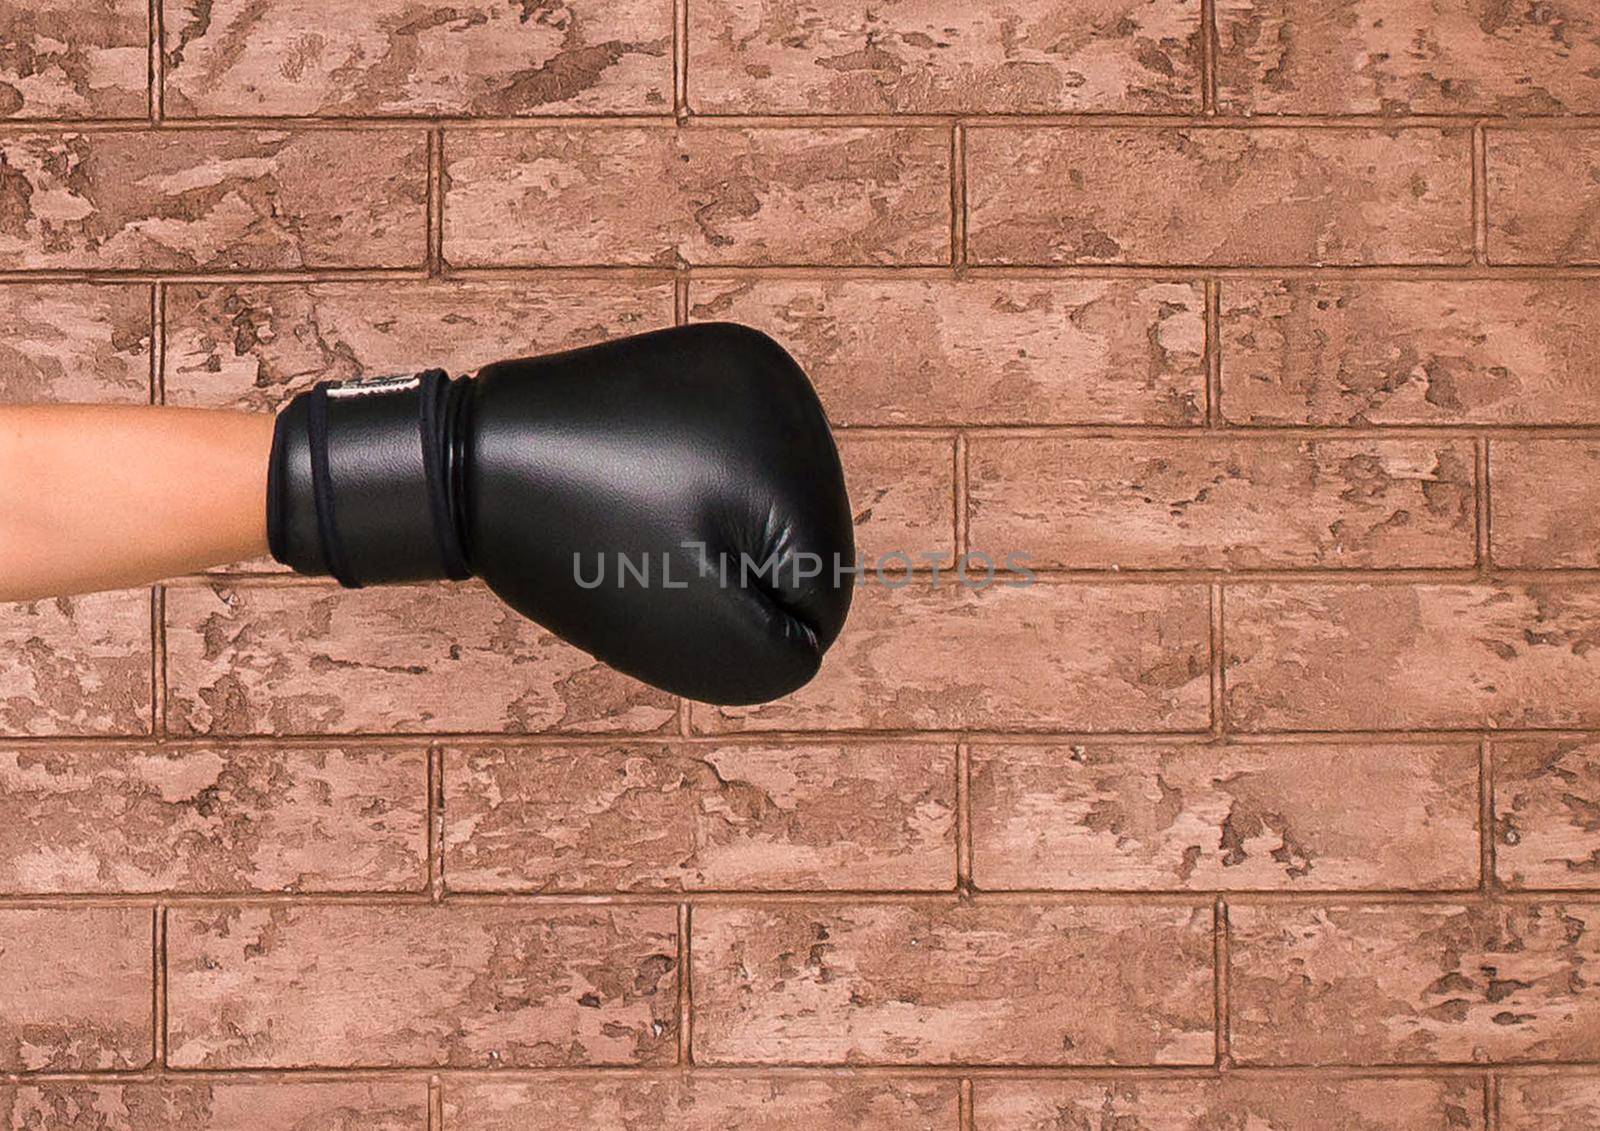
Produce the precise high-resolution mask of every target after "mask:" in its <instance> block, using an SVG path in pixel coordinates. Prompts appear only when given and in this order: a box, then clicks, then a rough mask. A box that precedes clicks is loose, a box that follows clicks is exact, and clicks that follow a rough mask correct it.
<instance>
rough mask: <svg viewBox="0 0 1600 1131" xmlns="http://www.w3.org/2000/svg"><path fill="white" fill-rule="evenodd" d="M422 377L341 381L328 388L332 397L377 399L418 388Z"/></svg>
mask: <svg viewBox="0 0 1600 1131" xmlns="http://www.w3.org/2000/svg"><path fill="white" fill-rule="evenodd" d="M421 384H422V377H421V376H420V375H414V376H411V377H359V378H356V379H355V380H353V381H339V382H337V383H335V384H331V385H329V386H328V396H330V397H335V398H338V397H375V396H381V395H382V394H384V393H406V392H410V391H411V390H412V389H415V388H418V387H419V386H420V385H421Z"/></svg>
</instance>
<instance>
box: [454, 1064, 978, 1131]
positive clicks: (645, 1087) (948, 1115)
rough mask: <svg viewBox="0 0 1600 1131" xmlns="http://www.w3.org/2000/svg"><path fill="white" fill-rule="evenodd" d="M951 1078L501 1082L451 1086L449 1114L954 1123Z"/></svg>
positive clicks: (691, 1122) (458, 1119)
mask: <svg viewBox="0 0 1600 1131" xmlns="http://www.w3.org/2000/svg"><path fill="white" fill-rule="evenodd" d="M957 1102H958V1101H957V1099H956V1086H955V1083H954V1082H953V1081H948V1080H886V1079H884V1078H883V1077H874V1078H872V1079H866V1078H860V1077H856V1078H851V1077H846V1076H838V1075H834V1076H820V1077H811V1076H792V1075H791V1076H765V1077H764V1076H743V1075H741V1076H727V1075H719V1076H699V1077H697V1076H687V1077H670V1076H669V1077H661V1078H657V1079H649V1080H599V1079H588V1080H574V1079H570V1078H559V1077H558V1078H556V1079H555V1080H554V1081H551V1082H544V1081H541V1082H539V1083H510V1082H506V1083H502V1082H499V1081H482V1082H479V1081H474V1082H472V1083H463V1084H461V1085H458V1086H453V1087H451V1088H449V1089H447V1091H446V1092H445V1099H444V1115H445V1119H447V1120H448V1121H449V1125H450V1126H451V1127H459V1128H462V1129H463V1131H520V1129H521V1128H524V1127H549V1126H578V1127H605V1128H610V1129H613V1131H658V1129H659V1131H700V1129H701V1128H708V1127H740V1128H749V1129H750V1131H811V1129H813V1128H816V1127H819V1126H820V1127H841V1128H843V1127H850V1128H859V1129H860V1131H949V1129H951V1128H954V1127H955V1126H956V1120H957Z"/></svg>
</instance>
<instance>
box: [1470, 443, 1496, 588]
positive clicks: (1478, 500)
mask: <svg viewBox="0 0 1600 1131" xmlns="http://www.w3.org/2000/svg"><path fill="white" fill-rule="evenodd" d="M1489 443H1490V441H1489V437H1488V436H1486V435H1483V434H1482V433H1480V434H1478V435H1477V436H1475V437H1474V438H1473V441H1472V458H1473V461H1474V463H1475V466H1474V468H1473V479H1474V480H1475V493H1474V495H1473V504H1474V514H1473V517H1474V523H1475V528H1476V537H1477V555H1478V573H1479V575H1480V576H1482V577H1488V576H1489V575H1490V574H1491V573H1492V572H1493V571H1494V540H1493V529H1494V528H1493V527H1492V525H1491V522H1492V520H1493V517H1494V515H1493V506H1494V499H1493V495H1492V487H1491V484H1490V482H1489Z"/></svg>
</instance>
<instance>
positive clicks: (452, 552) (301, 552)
mask: <svg viewBox="0 0 1600 1131" xmlns="http://www.w3.org/2000/svg"><path fill="white" fill-rule="evenodd" d="M456 384H457V383H456V382H452V381H451V380H450V379H449V377H447V376H446V375H445V374H444V372H443V371H442V370H429V371H428V372H426V373H421V374H418V375H416V376H413V377H384V378H376V379H364V380H359V381H325V382H323V383H322V384H319V385H317V386H316V387H315V388H314V389H312V390H310V391H309V392H307V393H304V394H302V395H301V397H299V398H297V401H298V402H303V403H296V404H294V405H291V408H290V410H287V411H286V412H285V413H284V414H283V416H281V417H280V418H279V428H278V431H279V435H277V436H275V437H274V451H273V475H272V476H270V477H269V479H270V480H271V482H269V504H268V515H269V531H268V533H269V540H270V541H271V543H272V552H273V555H274V556H275V557H277V558H278V559H279V560H280V561H284V562H286V563H287V564H289V565H291V566H293V567H294V568H295V569H297V570H300V571H301V572H306V573H328V574H331V575H332V576H333V577H334V578H335V579H337V580H338V581H339V583H340V584H341V585H345V586H349V587H351V588H359V587H360V586H363V585H373V584H382V583H384V582H396V581H421V580H428V579H433V578H441V577H448V578H453V579H460V578H464V577H468V576H471V571H470V569H469V567H468V564H467V560H466V552H465V549H464V547H463V546H462V543H461V539H460V536H459V533H458V531H457V528H456V524H455V522H454V520H453V512H454V510H455V509H456V508H455V505H454V504H455V500H454V498H453V494H452V482H451V481H452V474H451V471H452V468H451V467H450V466H449V464H450V458H449V444H448V441H447V437H448V434H449V428H450V419H449V418H450V415H451V411H452V407H453V405H454V403H455V401H456V397H455V396H453V395H452V394H453V393H454V392H455V391H456V390H455V389H454V388H453V387H454V386H455V385H456ZM280 447H281V448H282V451H280V450H279V449H280ZM274 527H275V528H276V529H275V530H274ZM313 539H314V541H315V545H314V546H312V545H307V544H306V543H308V542H311V541H312V540H313ZM280 551H281V552H280Z"/></svg>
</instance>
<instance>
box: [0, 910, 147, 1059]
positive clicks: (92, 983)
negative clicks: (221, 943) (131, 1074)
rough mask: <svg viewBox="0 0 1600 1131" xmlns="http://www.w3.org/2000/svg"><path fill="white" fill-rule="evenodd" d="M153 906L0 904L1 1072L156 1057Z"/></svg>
mask: <svg viewBox="0 0 1600 1131" xmlns="http://www.w3.org/2000/svg"><path fill="white" fill-rule="evenodd" d="M153 938H154V932H153V930H152V927H151V913H150V910H149V909H148V908H127V909H124V908H115V907H92V908H91V907H76V908H56V909H51V910H16V909H0V1002H3V1003H4V1009H0V1070H4V1071H7V1072H51V1071H53V1072H88V1071H93V1070H96V1069H130V1068H142V1067H144V1066H145V1065H147V1064H149V1063H150V1057H151V1050H152V1048H153V1047H154V1046H153V1045H152V1043H151V1042H152V1035H151V1029H152V1023H151V1015H150V997H151V993H152V990H151V965H152V964H151V953H152V951H151V942H152V939H153Z"/></svg>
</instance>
